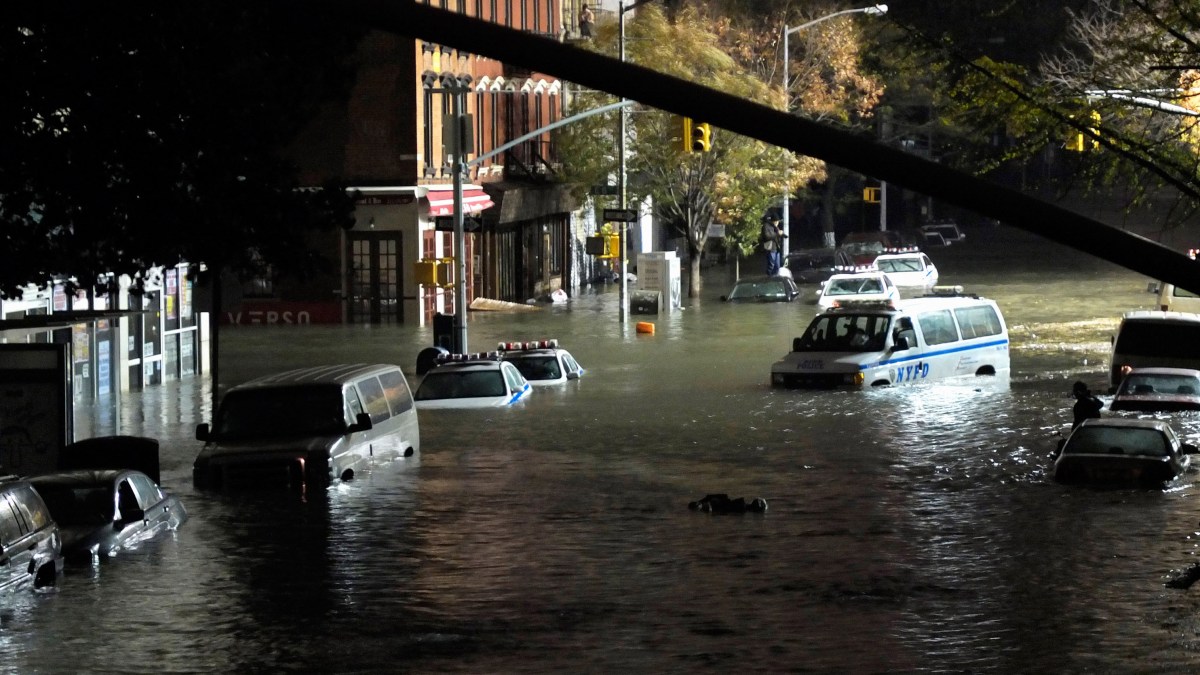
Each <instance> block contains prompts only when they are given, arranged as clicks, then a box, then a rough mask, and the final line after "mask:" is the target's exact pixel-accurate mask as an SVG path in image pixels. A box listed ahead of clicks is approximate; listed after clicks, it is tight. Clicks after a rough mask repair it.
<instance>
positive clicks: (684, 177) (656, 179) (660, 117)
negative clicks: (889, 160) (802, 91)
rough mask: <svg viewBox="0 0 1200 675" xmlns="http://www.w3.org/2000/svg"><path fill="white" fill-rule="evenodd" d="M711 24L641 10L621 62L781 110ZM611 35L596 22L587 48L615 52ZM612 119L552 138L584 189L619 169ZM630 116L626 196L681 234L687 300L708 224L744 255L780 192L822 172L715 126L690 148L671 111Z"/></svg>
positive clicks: (581, 99) (580, 105) (683, 14)
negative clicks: (699, 147) (646, 202)
mask: <svg viewBox="0 0 1200 675" xmlns="http://www.w3.org/2000/svg"><path fill="white" fill-rule="evenodd" d="M713 27H714V23H713V21H712V20H710V19H707V18H706V17H704V16H703V15H702V14H701V13H700V12H698V11H697V10H696V9H694V8H685V9H682V10H680V11H678V12H677V13H675V15H674V17H673V20H669V19H668V17H667V16H666V14H664V13H663V12H662V10H661V9H659V8H658V7H657V6H655V5H645V6H643V7H641V8H639V10H638V12H637V16H636V17H635V18H634V19H632V20H627V29H626V33H627V39H626V47H627V59H628V60H629V61H630V62H633V63H640V64H647V65H650V66H651V67H653V68H655V69H656V70H661V71H663V72H666V73H669V74H672V75H676V76H678V77H681V78H684V79H688V80H692V81H696V82H702V83H705V84H707V85H708V86H711V87H715V88H719V89H722V90H724V91H729V92H733V93H736V94H738V95H740V96H743V97H745V98H746V99H747V100H753V101H758V102H762V103H773V104H775V105H781V103H782V101H781V94H780V90H779V89H778V88H773V87H772V86H771V84H770V83H769V82H766V81H764V80H763V79H761V78H760V77H758V76H756V75H755V74H754V73H753V72H751V71H749V70H747V69H746V68H744V67H741V66H740V65H739V63H738V62H737V61H735V60H734V59H733V58H731V57H730V56H729V55H728V54H727V53H726V52H725V51H724V50H723V49H722V48H721V44H720V40H719V38H718V36H717V35H716V34H714V33H713V31H712V29H713ZM617 39H618V36H617V30H616V26H614V25H612V24H607V25H602V26H600V27H599V29H598V31H597V36H596V38H595V40H594V43H593V44H594V47H595V48H597V49H600V50H603V51H605V52H607V53H610V54H615V53H616V52H617ZM613 101H614V99H613V97H611V96H608V95H607V94H604V93H602V92H583V93H581V94H580V95H578V96H577V97H576V98H575V101H574V107H573V110H575V111H582V110H589V109H594V108H597V107H600V106H601V105H604V104H606V103H611V102H613ZM613 117H614V116H604V115H600V116H596V117H593V118H589V119H588V120H584V121H581V122H579V123H576V124H573V125H569V126H568V127H566V128H564V130H563V131H562V133H560V134H558V136H557V142H558V143H559V151H560V154H561V155H562V156H563V157H569V158H570V160H569V161H568V162H567V163H566V165H567V166H566V175H565V178H566V179H567V180H570V181H572V182H575V183H577V184H580V185H584V186H591V185H597V184H604V183H610V182H611V180H610V176H611V175H612V173H613V172H614V171H615V170H616V167H617V165H618V157H617V155H616V149H617V143H616V137H615V135H616V130H617V124H616V122H615V121H614V119H613ZM629 117H630V119H631V124H630V127H631V130H630V142H629V143H628V148H629V156H628V159H627V168H628V172H629V174H630V175H631V176H633V177H634V178H633V179H631V180H630V181H629V196H630V199H631V201H632V202H633V203H638V202H640V201H641V200H642V199H643V198H645V197H650V198H652V200H653V203H654V205H655V208H656V210H657V213H658V215H659V217H660V218H661V219H662V220H663V222H665V223H666V224H668V225H669V226H670V227H671V228H673V229H674V230H675V231H676V232H678V233H679V234H681V235H682V236H684V237H685V239H686V242H687V248H688V255H689V258H690V264H691V269H690V272H691V274H690V280H689V288H688V291H689V296H691V297H695V296H697V295H699V293H700V286H701V281H700V260H701V256H702V254H703V251H704V249H705V246H706V244H707V241H708V231H709V225H710V224H711V223H714V222H718V223H723V224H724V225H725V226H726V238H727V240H729V241H730V242H731V243H732V245H733V246H736V247H737V248H739V249H740V250H741V251H742V252H748V251H749V250H752V249H753V247H754V245H755V244H756V242H757V237H758V226H759V219H760V217H761V215H762V213H763V212H764V211H765V210H766V208H767V207H768V206H769V205H770V204H772V203H775V202H776V201H777V200H778V198H779V195H781V194H783V191H784V189H785V186H787V185H790V186H791V187H792V188H793V189H794V187H795V186H798V185H803V184H804V183H805V182H806V181H807V180H809V179H810V178H812V177H814V176H817V175H819V174H820V172H821V163H820V162H819V161H817V160H813V159H811V158H799V159H797V158H794V157H793V156H792V155H791V153H789V152H787V151H784V150H781V149H779V148H775V147H772V146H767V145H765V144H763V143H760V142H758V141H754V140H752V139H748V138H746V137H743V136H738V135H736V134H732V133H726V132H724V131H722V130H720V129H715V130H714V131H713V134H714V138H713V143H712V150H711V152H699V153H693V152H688V151H686V150H684V148H683V139H681V138H680V131H679V130H680V128H681V125H680V122H679V118H678V117H676V116H675V115H672V114H669V113H665V112H663V111H661V110H653V109H644V108H638V109H636V110H635V111H633V112H632V113H631V114H630V116H629ZM692 118H693V119H694V120H695V121H697V122H703V121H704V111H703V110H697V111H695V112H694V113H692Z"/></svg>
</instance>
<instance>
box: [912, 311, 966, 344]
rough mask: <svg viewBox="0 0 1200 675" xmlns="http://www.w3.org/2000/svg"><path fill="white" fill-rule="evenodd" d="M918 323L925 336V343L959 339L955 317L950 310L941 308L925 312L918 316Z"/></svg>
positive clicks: (944, 342) (941, 342) (943, 342)
mask: <svg viewBox="0 0 1200 675" xmlns="http://www.w3.org/2000/svg"><path fill="white" fill-rule="evenodd" d="M917 325H919V326H920V327H921V333H922V334H923V335H924V336H925V344H927V345H941V344H946V343H947V342H954V341H956V340H958V329H957V328H955V326H954V318H953V317H951V316H950V310H948V309H939V310H937V311H933V312H925V313H924V314H922V315H920V316H918V317H917Z"/></svg>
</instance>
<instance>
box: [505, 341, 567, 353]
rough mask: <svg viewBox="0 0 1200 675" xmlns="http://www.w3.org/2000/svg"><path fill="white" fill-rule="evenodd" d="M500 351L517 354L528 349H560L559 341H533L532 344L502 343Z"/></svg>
mask: <svg viewBox="0 0 1200 675" xmlns="http://www.w3.org/2000/svg"><path fill="white" fill-rule="evenodd" d="M498 349H499V350H500V351H502V352H516V351H522V350H526V349H558V340H557V339H553V340H533V341H531V342H501V343H500V345H499V347H498Z"/></svg>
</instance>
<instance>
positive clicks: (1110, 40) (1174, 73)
mask: <svg viewBox="0 0 1200 675" xmlns="http://www.w3.org/2000/svg"><path fill="white" fill-rule="evenodd" d="M1198 33H1200V15H1197V14H1196V12H1195V7H1194V6H1193V4H1191V3H1178V2H1157V1H1153V0H1129V1H1128V2H1121V3H1117V2H1115V1H1114V0H1092V2H1091V7H1090V10H1089V11H1086V12H1077V13H1074V14H1073V18H1072V21H1071V23H1070V26H1069V31H1068V38H1069V42H1068V44H1067V45H1066V47H1065V48H1064V49H1063V50H1061V51H1060V52H1058V53H1057V54H1055V55H1054V56H1052V57H1050V58H1047V59H1044V60H1043V63H1042V65H1041V68H1040V71H1039V74H1040V75H1041V78H1042V81H1043V82H1045V84H1046V85H1047V86H1049V87H1051V88H1052V90H1053V91H1054V92H1055V94H1056V95H1057V96H1058V97H1059V99H1060V100H1067V101H1074V102H1075V105H1076V107H1077V108H1079V109H1081V111H1083V112H1084V114H1085V115H1086V117H1084V115H1080V117H1082V118H1083V122H1082V123H1078V124H1073V125H1072V128H1073V129H1075V130H1076V131H1078V132H1080V133H1084V134H1085V135H1086V136H1087V145H1088V146H1091V145H1096V146H1099V147H1102V148H1103V149H1104V150H1106V151H1107V152H1100V153H1093V154H1091V155H1090V156H1089V159H1090V160H1091V161H1090V162H1088V164H1087V166H1088V167H1089V168H1090V171H1089V173H1088V176H1089V177H1090V178H1092V179H1093V180H1094V181H1095V182H1098V183H1102V184H1106V185H1113V184H1122V185H1127V186H1131V192H1130V204H1131V205H1132V204H1137V203H1140V202H1141V201H1143V200H1145V199H1146V198H1147V197H1148V196H1150V195H1152V194H1154V193H1155V192H1157V191H1158V190H1159V189H1160V188H1163V187H1168V188H1171V189H1173V190H1175V191H1177V192H1178V194H1179V195H1180V201H1179V203H1178V206H1179V207H1181V209H1182V210H1183V211H1186V212H1193V211H1195V210H1196V209H1197V208H1198V207H1200V182H1198V180H1197V176H1198V172H1200V97H1198V94H1200V86H1198V85H1200V43H1198V42H1197V41H1196V35H1197V34H1198ZM1093 112H1094V113H1095V115H1092V114H1091V113H1093ZM1096 117H1098V118H1099V120H1100V123H1099V124H1095V123H1094V122H1095V118H1096ZM1092 129H1094V130H1095V131H1091V130H1092ZM1175 215H1178V213H1176V214H1175Z"/></svg>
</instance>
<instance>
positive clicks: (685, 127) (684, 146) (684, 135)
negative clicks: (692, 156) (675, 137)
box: [679, 117, 692, 152]
mask: <svg viewBox="0 0 1200 675" xmlns="http://www.w3.org/2000/svg"><path fill="white" fill-rule="evenodd" d="M679 149H680V150H682V151H684V152H691V151H692V119H691V118H690V117H680V118H679Z"/></svg>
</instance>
